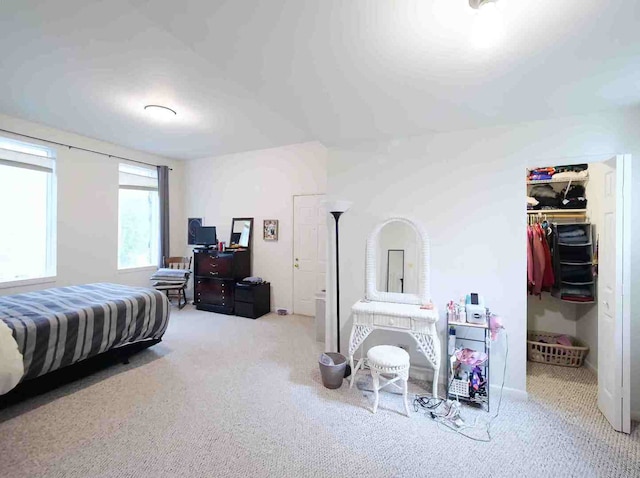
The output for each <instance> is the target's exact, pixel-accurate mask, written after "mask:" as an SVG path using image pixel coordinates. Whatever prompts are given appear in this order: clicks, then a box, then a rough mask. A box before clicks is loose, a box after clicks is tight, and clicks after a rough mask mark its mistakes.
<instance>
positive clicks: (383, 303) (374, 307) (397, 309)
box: [349, 217, 440, 397]
mask: <svg viewBox="0 0 640 478" xmlns="http://www.w3.org/2000/svg"><path fill="white" fill-rule="evenodd" d="M394 222H400V223H403V224H405V225H409V226H410V227H412V228H413V229H414V230H415V232H416V233H417V237H418V244H417V255H418V259H419V270H418V277H417V289H418V293H417V294H400V293H396V292H384V291H380V290H378V285H377V284H378V283H379V282H380V281H378V279H377V278H378V272H379V264H378V257H379V256H380V251H379V236H380V232H381V231H382V229H383V227H385V226H387V225H389V224H391V223H394ZM426 304H430V307H431V308H422V306H423V305H426ZM352 312H353V327H352V329H351V337H350V339H349V363H350V365H351V369H352V371H353V372H352V376H351V386H353V383H354V381H355V375H356V372H357V371H358V370H359V369H360V368H361V367H362V366H363V359H360V360H358V363H357V364H356V365H355V367H354V362H353V356H354V355H355V353H356V351H357V349H358V348H359V347H360V346H361V345H362V343H363V342H364V340H365V339H366V338H367V337H368V336H369V334H371V333H372V332H373V331H375V330H392V331H396V332H405V333H407V334H408V335H410V336H411V337H413V339H414V340H415V342H416V345H417V350H418V351H419V352H420V353H421V354H422V355H424V356H425V358H426V359H427V361H428V363H429V364H430V365H431V367H432V368H433V386H432V393H433V396H434V397H436V396H437V395H438V375H439V370H440V338H439V337H438V330H437V323H438V318H439V316H438V311H437V309H436V307H435V306H433V305H432V304H431V298H430V293H429V239H428V236H427V234H426V232H425V231H424V229H423V228H422V227H421V226H420V225H419V224H418V223H416V222H415V221H411V220H409V219H406V218H400V217H397V218H391V219H388V220H386V221H384V222H382V223H381V224H379V225H378V226H376V228H375V229H374V230H373V231H372V232H371V234H370V235H369V239H368V240H367V261H366V297H365V299H364V300H360V301H358V302H356V303H355V304H354V306H353V307H352Z"/></svg>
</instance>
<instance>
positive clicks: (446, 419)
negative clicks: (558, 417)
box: [413, 329, 509, 443]
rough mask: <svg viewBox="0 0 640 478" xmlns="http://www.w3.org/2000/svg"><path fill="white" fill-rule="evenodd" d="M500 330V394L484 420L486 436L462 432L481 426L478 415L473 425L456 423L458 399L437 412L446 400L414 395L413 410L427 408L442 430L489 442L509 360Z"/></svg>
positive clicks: (458, 418)
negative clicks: (446, 408) (503, 349)
mask: <svg viewBox="0 0 640 478" xmlns="http://www.w3.org/2000/svg"><path fill="white" fill-rule="evenodd" d="M502 330H503V331H504V335H505V353H504V367H503V370H502V384H501V385H500V395H499V398H498V408H497V410H496V413H495V415H493V416H492V417H491V418H489V420H488V421H486V422H485V424H484V426H485V427H486V433H487V438H478V437H474V436H471V435H468V434H467V433H464V431H465V430H472V429H476V428H479V427H480V426H481V425H479V424H478V420H479V418H480V417H476V419H475V421H474V423H473V425H458V424H456V422H457V421H459V423H463V422H462V420H461V419H460V401H459V400H456V401H455V402H452V403H451V405H450V407H449V409H448V410H447V413H445V414H438V413H436V410H437V408H438V407H440V405H442V404H443V403H446V402H447V400H445V399H441V398H437V397H435V398H428V397H420V396H416V398H415V399H414V401H413V407H414V410H415V411H416V412H417V411H418V410H419V408H422V409H425V410H427V413H428V414H429V415H430V416H431V418H432V419H433V420H435V421H436V423H437V424H438V428H440V429H442V430H444V431H447V432H452V433H457V434H459V435H462V436H463V437H465V438H468V439H470V440H473V441H477V442H483V443H489V442H490V441H491V440H492V436H491V425H492V424H493V421H494V420H495V419H496V418H498V415H499V414H500V408H501V407H502V394H503V391H504V382H505V380H506V377H507V362H508V360H509V334H507V331H506V329H502ZM449 385H451V384H449ZM443 427H444V428H443Z"/></svg>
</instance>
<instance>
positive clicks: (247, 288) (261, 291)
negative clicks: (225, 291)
mask: <svg viewBox="0 0 640 478" xmlns="http://www.w3.org/2000/svg"><path fill="white" fill-rule="evenodd" d="M234 303H235V314H236V315H239V316H241V317H248V318H251V319H257V318H258V317H261V316H263V315H265V314H268V313H269V312H270V311H271V284H270V283H268V282H263V283H262V284H251V285H249V284H243V283H237V284H236V285H235V300H234Z"/></svg>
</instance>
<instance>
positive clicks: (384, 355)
mask: <svg viewBox="0 0 640 478" xmlns="http://www.w3.org/2000/svg"><path fill="white" fill-rule="evenodd" d="M367 360H368V362H369V367H373V368H376V369H379V370H389V371H396V370H402V369H405V368H409V354H408V353H407V351H406V350H403V349H401V348H400V347H394V346H393V345H377V346H375V347H372V348H370V349H369V351H368V352H367Z"/></svg>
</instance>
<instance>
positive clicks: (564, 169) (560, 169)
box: [554, 164, 589, 173]
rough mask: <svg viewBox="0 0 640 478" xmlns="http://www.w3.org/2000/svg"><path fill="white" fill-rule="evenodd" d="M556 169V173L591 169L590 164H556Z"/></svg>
mask: <svg viewBox="0 0 640 478" xmlns="http://www.w3.org/2000/svg"><path fill="white" fill-rule="evenodd" d="M554 169H555V171H556V173H566V172H568V171H575V172H580V171H586V170H587V169H589V165H588V164H568V165H565V166H556V167H555V168H554Z"/></svg>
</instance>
